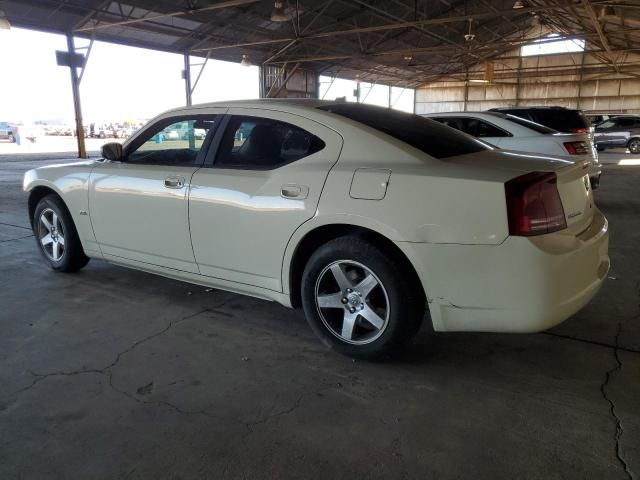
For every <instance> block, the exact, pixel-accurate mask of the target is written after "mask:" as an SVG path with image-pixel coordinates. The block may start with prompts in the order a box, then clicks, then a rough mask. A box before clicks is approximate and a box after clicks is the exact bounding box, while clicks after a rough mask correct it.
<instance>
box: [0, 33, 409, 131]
mask: <svg viewBox="0 0 640 480" xmlns="http://www.w3.org/2000/svg"><path fill="white" fill-rule="evenodd" d="M88 43H89V41H88V40H85V39H80V38H77V39H76V49H78V51H79V52H81V53H85V52H86V50H81V47H84V46H86V45H88ZM0 44H1V45H2V46H3V58H2V63H3V66H4V65H6V66H8V68H4V69H3V70H4V71H3V72H2V74H1V75H0V91H1V92H3V94H2V100H1V101H0V120H1V121H11V122H24V123H29V122H33V121H38V120H41V121H47V120H49V121H51V120H62V121H64V122H66V123H71V122H72V121H73V118H74V113H73V99H72V95H71V81H70V75H69V69H68V68H67V67H60V66H58V65H57V64H56V58H55V51H56V50H64V51H66V49H67V43H66V38H65V37H64V36H62V35H54V34H50V33H42V32H35V31H32V30H24V29H19V28H12V29H11V30H0ZM191 62H192V64H195V63H201V62H202V59H200V58H196V57H192V60H191ZM183 68H184V59H183V56H182V55H177V54H172V53H166V52H159V51H154V50H144V49H140V48H134V47H126V46H122V45H115V44H111V43H106V42H94V44H93V48H92V50H91V54H90V56H89V59H88V61H87V66H86V68H85V72H84V76H83V78H82V83H81V85H80V96H81V99H82V114H83V120H84V123H85V125H88V124H89V123H91V122H96V123H100V122H109V121H126V120H146V119H149V118H152V117H154V116H155V115H157V114H159V113H161V112H163V111H165V110H168V109H170V108H173V107H178V106H182V105H184V103H185V92H184V80H183V79H182V69H183ZM198 71H199V67H198V66H193V67H192V79H195V77H196V75H197V73H198ZM354 88H355V83H354V82H351V81H348V80H340V79H336V80H335V81H334V82H333V84H331V78H329V77H321V89H320V93H321V96H323V98H325V99H327V100H333V99H335V98H336V97H342V96H346V97H347V99H348V100H351V101H355V97H353V89H354ZM361 92H362V93H361V100H362V99H365V97H366V100H365V103H373V104H378V105H383V106H387V104H388V87H386V86H383V85H374V86H371V84H368V83H362V84H361ZM258 95H259V72H258V67H256V66H251V67H243V66H241V65H240V63H239V61H238V63H230V62H222V61H217V60H209V62H208V63H207V66H206V68H205V69H204V71H203V74H202V77H201V78H200V81H199V83H198V85H197V87H196V89H195V91H194V93H193V103H194V104H195V103H204V102H213V101H221V100H233V99H250V98H258ZM392 104H394V107H395V108H400V109H403V110H407V111H413V91H412V90H403V89H399V88H395V87H394V88H393V89H392Z"/></svg>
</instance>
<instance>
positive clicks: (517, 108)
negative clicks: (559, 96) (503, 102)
mask: <svg viewBox="0 0 640 480" xmlns="http://www.w3.org/2000/svg"><path fill="white" fill-rule="evenodd" d="M490 110H492V111H494V112H500V111H503V110H574V111H576V112H577V111H578V109H577V108H568V107H561V106H557V105H556V106H547V107H545V106H535V107H495V108H491V109H490Z"/></svg>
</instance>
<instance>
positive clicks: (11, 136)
mask: <svg viewBox="0 0 640 480" xmlns="http://www.w3.org/2000/svg"><path fill="white" fill-rule="evenodd" d="M8 138H9V142H10V143H15V141H16V137H15V136H14V135H13V133H10V134H9V137H8Z"/></svg>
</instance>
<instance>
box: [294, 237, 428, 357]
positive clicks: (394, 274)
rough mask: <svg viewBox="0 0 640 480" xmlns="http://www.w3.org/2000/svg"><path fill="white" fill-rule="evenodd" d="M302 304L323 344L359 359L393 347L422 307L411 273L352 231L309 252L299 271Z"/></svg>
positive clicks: (414, 325)
mask: <svg viewBox="0 0 640 480" xmlns="http://www.w3.org/2000/svg"><path fill="white" fill-rule="evenodd" d="M302 305H303V307H304V311H305V315H306V317H307V321H308V322H309V324H310V325H311V328H312V329H313V331H314V332H315V333H316V335H318V337H320V339H321V340H322V341H323V342H324V343H325V345H327V346H328V347H329V348H331V349H333V350H336V351H338V352H340V353H342V354H344V355H348V356H350V357H355V358H362V359H375V358H379V357H381V356H385V355H389V354H392V353H394V352H395V351H397V350H399V349H400V348H401V347H402V346H403V345H404V344H405V343H406V342H407V341H408V340H410V339H411V338H412V337H413V336H414V335H415V334H416V333H417V331H418V330H419V328H420V325H421V323H422V319H423V316H424V313H425V301H424V295H423V293H422V288H421V287H420V286H419V285H415V281H414V276H413V275H411V274H410V273H409V272H406V271H405V269H403V268H400V267H399V265H398V262H395V261H394V260H393V259H391V258H389V256H387V255H385V254H384V253H383V252H382V250H381V249H380V248H379V247H378V246H376V245H374V244H373V243H371V242H368V241H366V240H365V239H362V238H360V237H355V236H346V237H339V238H336V239H334V240H331V241H329V242H327V243H326V244H324V245H323V246H322V247H320V248H319V249H318V250H316V251H315V252H314V253H313V255H311V258H310V259H309V261H308V262H307V265H306V267H305V269H304V272H303V274H302Z"/></svg>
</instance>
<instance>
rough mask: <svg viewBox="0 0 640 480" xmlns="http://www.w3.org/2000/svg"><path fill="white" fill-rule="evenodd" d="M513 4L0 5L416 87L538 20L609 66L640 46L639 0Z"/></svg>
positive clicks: (31, 22) (172, 43)
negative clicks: (280, 8) (281, 12)
mask: <svg viewBox="0 0 640 480" xmlns="http://www.w3.org/2000/svg"><path fill="white" fill-rule="evenodd" d="M514 3H515V2H514V0H479V1H473V2H468V1H465V0H438V1H434V0H388V1H377V0H321V1H312V0H299V1H295V0H289V1H286V2H285V4H286V12H287V15H288V16H289V17H290V21H287V22H282V23H278V22H272V21H271V20H270V15H271V11H272V9H273V1H271V0H257V1H256V0H235V1H229V0H227V1H224V0H220V1H217V2H212V1H206V0H160V1H151V0H127V1H126V2H119V1H111V0H106V1H105V0H2V1H1V2H0V9H1V10H3V11H4V12H5V14H6V15H7V17H8V18H9V21H10V22H11V23H12V25H14V26H18V27H25V28H33V29H38V30H45V31H52V32H59V33H66V32H72V31H73V32H75V34H76V35H78V36H83V37H92V36H93V37H94V38H96V39H98V40H105V41H110V42H116V43H121V44H125V45H133V46H138V47H145V48H151V49H158V50H164V51H170V52H179V53H183V52H185V51H190V52H191V53H192V54H193V55H200V56H204V55H206V54H207V53H208V52H209V54H210V55H211V57H213V58H218V59H221V60H230V61H240V59H241V57H242V55H243V54H248V55H249V57H250V59H251V61H252V62H253V63H254V64H262V63H263V62H268V63H269V64H274V65H282V64H284V63H289V64H295V63H301V64H302V65H304V67H305V68H308V69H311V70H315V71H317V72H319V73H323V74H334V75H337V76H340V77H346V78H355V77H356V75H358V76H359V78H360V79H362V80H363V81H371V82H380V83H385V84H393V85H398V86H410V87H413V86H417V85H420V84H423V83H425V82H429V81H434V80H436V79H443V78H444V79H446V78H447V76H448V75H450V74H453V73H460V72H464V71H466V69H468V68H470V67H472V66H474V65H477V64H482V63H484V62H486V61H487V60H490V59H492V58H494V57H496V56H497V55H500V54H501V53H504V52H506V51H508V50H511V49H513V48H514V46H517V45H519V44H521V43H523V42H526V41H527V40H528V39H531V38H535V37H536V36H537V29H540V32H542V29H543V28H544V30H545V33H547V32H548V31H549V30H550V31H554V32H558V33H561V34H564V35H580V36H582V37H584V38H585V39H586V40H587V45H588V48H589V49H593V50H599V51H601V52H602V54H601V58H602V61H603V62H604V63H610V64H611V68H612V69H615V63H616V61H617V60H616V59H617V58H619V57H620V56H621V55H624V53H625V52H628V51H631V50H638V51H640V4H638V2H637V1H633V0H624V1H618V2H614V1H609V0H607V1H603V0H565V1H552V0H524V1H522V2H518V3H521V4H522V5H523V8H517V9H514V8H513V6H514ZM217 7H221V8H217ZM605 7H608V8H607V9H606V10H605ZM611 8H612V9H611ZM536 17H537V19H539V20H540V23H542V24H543V27H539V26H538V22H537V20H534V18H536ZM143 19H144V20H143ZM123 22H124V23H123ZM114 24H115V25H114ZM469 32H471V35H473V38H472V39H471V40H466V39H465V34H468V33H469Z"/></svg>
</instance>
